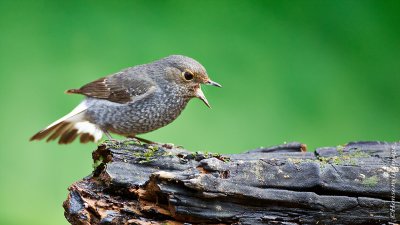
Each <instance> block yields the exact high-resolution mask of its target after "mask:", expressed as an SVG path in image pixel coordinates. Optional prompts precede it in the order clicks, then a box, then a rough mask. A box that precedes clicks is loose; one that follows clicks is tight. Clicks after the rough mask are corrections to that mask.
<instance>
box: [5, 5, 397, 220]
mask: <svg viewBox="0 0 400 225" xmlns="http://www.w3.org/2000/svg"><path fill="white" fill-rule="evenodd" d="M399 3H400V2H399V1H379V0H377V1H361V0H357V1H354V0H345V1H292V0H290V1H289V0H286V1H259V2H258V1H211V0H210V1H93V0H91V1H40V0H38V1H13V0H9V1H4V0H1V1H0V32H1V33H0V85H1V88H0V90H1V95H0V99H1V103H2V107H1V111H0V113H1V126H0V132H1V142H0V143H1V157H0V166H1V168H0V176H1V185H0V199H1V200H0V207H1V210H0V224H10V225H14V224H40V225H54V224H67V222H66V220H65V219H64V216H63V209H62V207H61V204H62V202H63V200H64V199H65V198H66V195H67V187H68V186H69V185H70V184H71V183H72V182H74V181H76V180H78V179H80V178H82V177H84V176H86V175H88V174H89V173H90V172H91V170H92V168H91V165H92V163H91V151H92V150H93V149H95V148H96V145H94V144H88V145H81V144H78V143H74V144H72V145H69V146H58V145H57V144H56V143H49V144H46V143H44V142H34V143H29V142H28V139H29V137H30V136H31V135H32V134H34V133H35V132H37V131H38V130H39V129H41V128H43V127H45V126H47V125H48V124H49V123H51V122H53V121H54V120H56V119H58V118H59V117H61V116H63V115H64V114H66V113H68V112H69V111H70V110H71V109H72V108H73V107H74V106H75V105H77V104H78V103H79V101H81V100H82V97H81V96H78V95H73V96H68V95H65V94H64V93H63V92H64V90H66V89H69V88H77V87H80V86H81V85H83V84H85V83H87V82H90V81H92V80H94V79H96V78H99V77H101V76H105V75H107V74H110V73H114V72H117V71H119V70H120V69H122V68H126V67H129V66H132V65H136V64H142V63H147V62H150V61H152V60H156V59H159V58H161V57H164V56H167V55H170V54H184V55H188V56H191V57H193V58H195V59H197V60H199V61H200V62H201V63H203V64H204V65H205V67H206V68H207V69H208V72H209V74H210V76H211V77H212V78H213V79H214V80H215V81H217V82H220V83H221V84H223V86H224V87H223V88H222V89H217V88H212V87H206V88H205V89H206V90H205V91H206V95H207V97H208V99H209V101H210V103H211V105H212V106H213V108H212V109H211V110H210V109H208V108H206V107H205V106H204V104H203V103H202V102H200V101H199V100H193V101H192V102H191V103H190V104H189V105H188V107H187V108H186V110H185V111H184V113H183V114H182V115H181V116H180V117H179V118H178V119H177V120H176V121H175V122H174V123H173V124H171V125H169V126H167V127H165V128H162V129H160V130H158V131H156V132H153V133H150V134H146V135H144V136H143V137H145V138H149V139H151V140H156V141H159V142H173V143H176V144H180V145H183V146H185V147H186V148H189V149H192V150H209V151H215V152H222V153H234V152H240V151H242V150H246V149H251V148H257V147H259V146H268V145H273V144H280V143H282V142H284V141H301V142H304V143H307V144H308V146H309V147H311V148H314V147H317V146H329V145H337V144H343V143H346V142H347V141H350V140H387V141H396V140H398V139H399V134H400V133H399V131H400V117H399V112H400V104H399V98H400V90H399V84H400V63H399V59H400V30H399V23H400V18H399V15H400V14H399V11H400V4H399Z"/></svg>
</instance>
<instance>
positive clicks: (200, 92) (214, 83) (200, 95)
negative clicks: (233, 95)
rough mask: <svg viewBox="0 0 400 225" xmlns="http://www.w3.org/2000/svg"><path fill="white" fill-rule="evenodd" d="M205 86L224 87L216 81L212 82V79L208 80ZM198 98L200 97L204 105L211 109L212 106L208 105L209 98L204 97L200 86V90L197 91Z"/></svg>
mask: <svg viewBox="0 0 400 225" xmlns="http://www.w3.org/2000/svg"><path fill="white" fill-rule="evenodd" d="M204 84H207V85H212V86H215V87H222V85H220V84H218V83H217V82H214V81H212V80H210V79H209V80H207V81H206V82H205V83H204ZM196 97H198V98H199V99H201V100H202V101H203V102H204V104H206V106H208V108H210V109H211V106H210V104H209V103H208V101H207V98H206V96H205V95H204V93H203V91H202V90H201V88H200V86H199V88H197V90H196Z"/></svg>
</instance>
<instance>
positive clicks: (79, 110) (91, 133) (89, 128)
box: [31, 101, 103, 144]
mask: <svg viewBox="0 0 400 225" xmlns="http://www.w3.org/2000/svg"><path fill="white" fill-rule="evenodd" d="M86 109H87V105H86V102H85V101H83V102H82V103H80V104H79V105H78V106H77V107H76V108H75V109H73V110H72V111H71V112H70V113H68V114H67V115H65V116H63V117H62V118H60V119H58V120H57V121H55V122H54V123H52V124H50V125H49V126H47V127H46V128H45V129H43V130H41V131H39V132H38V133H37V134H35V135H34V136H33V137H32V138H31V141H32V140H42V139H44V138H46V137H47V136H49V137H48V138H47V141H51V140H55V139H57V138H58V137H60V139H59V140H58V143H59V144H69V143H71V142H73V141H74V140H75V139H76V138H77V137H80V142H81V143H87V142H89V141H93V142H97V141H99V140H100V139H101V137H102V136H103V132H102V131H101V129H100V128H98V127H97V126H96V125H95V124H93V123H90V122H89V121H87V120H86V119H85V117H84V113H85V111H86Z"/></svg>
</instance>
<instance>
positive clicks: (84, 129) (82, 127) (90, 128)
mask: <svg viewBox="0 0 400 225" xmlns="http://www.w3.org/2000/svg"><path fill="white" fill-rule="evenodd" d="M74 127H75V128H76V129H77V130H78V134H85V133H88V134H91V135H92V136H93V137H94V141H95V142H97V141H99V140H100V139H101V137H102V136H103V131H101V129H99V128H98V127H97V126H96V125H94V124H93V123H90V122H89V121H85V122H78V123H76V124H75V125H74Z"/></svg>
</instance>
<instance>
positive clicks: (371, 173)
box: [63, 140, 400, 224]
mask: <svg viewBox="0 0 400 225" xmlns="http://www.w3.org/2000/svg"><path fill="white" fill-rule="evenodd" d="M399 149H400V143H385V142H353V143H349V144H347V145H344V146H338V147H328V148H319V149H317V150H316V151H315V152H307V151H306V147H305V145H303V144H300V143H289V144H285V145H280V146H276V147H271V148H262V149H256V150H252V151H249V152H246V153H242V154H232V155H220V154H212V153H205V152H203V153H202V152H196V153H192V152H189V151H187V150H184V149H182V148H177V147H173V146H169V145H148V144H141V143H140V142H138V141H136V140H128V141H124V142H106V143H104V144H102V145H100V146H99V147H98V149H97V150H96V151H94V152H93V159H94V161H95V170H94V172H93V173H92V174H91V175H90V176H88V177H86V178H84V179H82V180H81V181H78V182H76V183H74V184H72V185H71V186H70V188H69V191H70V192H69V195H68V199H67V200H66V201H65V202H64V205H63V206H64V209H65V216H66V218H67V220H68V221H69V222H70V223H71V224H184V223H186V224H190V223H192V224H387V223H390V222H392V223H395V222H399V218H400V175H399V173H398V172H399V167H398V165H399V159H400V150H399ZM394 207H396V208H397V209H398V210H397V211H396V210H395V208H394Z"/></svg>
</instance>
